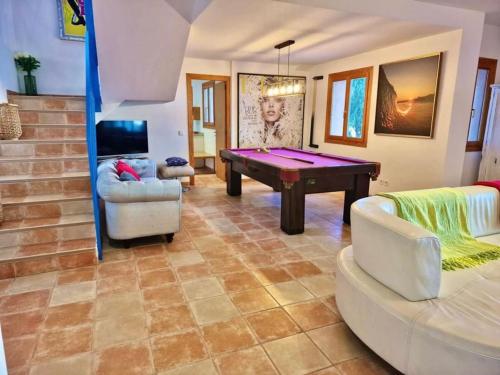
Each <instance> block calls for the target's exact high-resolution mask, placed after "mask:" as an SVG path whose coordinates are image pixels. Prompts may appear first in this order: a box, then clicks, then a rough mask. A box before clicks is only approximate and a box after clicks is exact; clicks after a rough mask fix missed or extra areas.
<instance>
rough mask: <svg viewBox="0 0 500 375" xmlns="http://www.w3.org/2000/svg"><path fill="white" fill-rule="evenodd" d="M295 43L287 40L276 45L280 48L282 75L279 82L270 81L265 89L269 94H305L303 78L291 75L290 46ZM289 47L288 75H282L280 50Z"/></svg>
mask: <svg viewBox="0 0 500 375" xmlns="http://www.w3.org/2000/svg"><path fill="white" fill-rule="evenodd" d="M293 44H295V41H293V40H287V41H285V42H283V43H280V44H277V45H275V46H274V48H276V49H277V50H278V77H281V78H280V79H279V81H278V82H274V83H268V84H266V86H265V87H264V89H263V92H265V93H266V95H267V96H270V97H271V96H286V95H300V94H304V92H305V86H304V83H303V82H302V80H299V79H293V77H290V46H291V45H293ZM285 47H288V61H287V66H288V69H287V75H286V76H283V77H282V76H280V55H281V54H280V51H281V49H282V48H285Z"/></svg>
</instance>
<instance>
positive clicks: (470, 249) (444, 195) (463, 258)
mask: <svg viewBox="0 0 500 375" xmlns="http://www.w3.org/2000/svg"><path fill="white" fill-rule="evenodd" d="M379 195H381V196H383V197H386V198H390V199H392V200H394V202H395V203H396V207H397V210H398V216H399V217H400V218H402V219H404V220H406V221H409V222H410V223H413V224H416V225H419V226H421V227H423V228H425V229H427V230H429V231H430V232H432V233H434V234H435V235H436V236H437V237H438V238H439V242H440V243H441V258H442V260H443V263H442V267H443V270H445V271H452V270H456V269H461V268H469V267H475V266H478V265H480V264H483V263H486V262H488V261H490V260H494V259H499V258H500V247H498V246H495V245H492V244H489V243H485V242H481V241H478V240H476V239H475V238H474V237H472V235H471V233H470V231H469V226H468V225H467V198H466V196H465V194H464V193H462V192H461V191H458V190H456V189H451V188H441V189H429V190H415V191H405V192H399V193H383V194H379Z"/></svg>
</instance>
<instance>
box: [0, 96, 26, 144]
mask: <svg viewBox="0 0 500 375" xmlns="http://www.w3.org/2000/svg"><path fill="white" fill-rule="evenodd" d="M17 107H18V106H17V104H10V103H2V104H0V139H18V138H19V137H20V136H21V134H23V131H22V129H21V119H20V118H19V111H18V109H17Z"/></svg>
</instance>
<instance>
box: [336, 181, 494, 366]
mask: <svg viewBox="0 0 500 375" xmlns="http://www.w3.org/2000/svg"><path fill="white" fill-rule="evenodd" d="M457 189H459V190H461V191H463V192H464V193H465V194H466V197H467V204H468V223H469V228H470V230H471V232H472V234H473V235H474V237H477V238H478V239H480V240H481V241H485V242H490V243H493V244H498V245H500V220H499V204H500V201H499V193H498V191H497V190H496V189H494V188H490V187H484V186H469V187H461V188H457ZM351 225H352V227H351V231H352V246H349V247H347V248H345V249H343V250H342V251H341V252H340V253H339V255H338V259H337V263H338V271H337V290H336V297H337V305H338V308H339V311H340V313H341V314H342V316H343V318H344V319H345V321H346V323H347V324H348V325H349V326H350V328H351V329H352V330H353V331H354V333H355V334H356V335H357V336H358V337H359V338H360V339H361V340H363V341H364V342H365V343H366V344H367V345H368V346H369V347H370V348H372V349H373V350H374V351H375V352H376V353H377V354H378V355H380V356H381V357H382V358H384V359H385V360H386V361H387V362H389V363H390V364H391V365H392V366H394V367H395V368H396V369H398V370H399V371H401V372H403V373H405V374H426V375H427V374H429V375H431V374H439V375H447V374H450V375H451V374H453V375H458V374H464V375H465V374H467V375H471V374H474V375H480V374H488V375H490V374H500V260H495V261H490V262H488V263H486V264H483V265H481V266H478V267H475V268H468V269H463V270H455V271H443V270H442V269H441V255H440V244H439V240H438V239H437V237H436V236H435V235H434V234H433V233H430V232H429V231H427V230H425V229H423V228H421V227H418V226H416V225H414V224H412V223H410V222H407V221H405V220H403V219H401V218H399V217H398V216H397V214H396V206H395V204H394V202H393V201H392V200H391V199H388V198H384V197H380V196H373V197H368V198H364V199H361V200H359V201H357V202H356V203H354V204H353V206H352V208H351Z"/></svg>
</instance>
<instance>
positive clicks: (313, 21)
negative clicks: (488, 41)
mask: <svg viewBox="0 0 500 375" xmlns="http://www.w3.org/2000/svg"><path fill="white" fill-rule="evenodd" d="M494 1H500V0H494ZM447 30H448V29H446V28H445V27H442V26H436V25H428V24H423V23H415V22H408V21H397V20H392V19H388V18H383V17H375V16H366V15H360V14H353V13H346V12H341V11H336V10H331V9H321V8H314V7H308V6H302V5H296V4H290V3H284V2H279V1H269V0H252V1H247V0H231V1H227V0H213V1H212V2H211V3H210V4H209V5H208V6H207V8H206V9H205V11H204V12H203V13H201V14H200V15H199V16H198V18H196V20H195V21H194V23H193V24H192V27H191V31H190V34H189V39H188V45H187V49H186V56H188V57H196V58H207V59H221V60H241V61H257V62H268V63H275V62H276V59H277V51H276V50H275V49H274V48H273V47H274V45H276V44H277V43H280V42H282V41H285V40H288V39H293V40H295V41H296V44H295V45H294V46H293V47H292V54H291V62H292V63H293V64H318V63H322V62H326V61H329V60H333V59H338V58H342V57H347V56H352V55H355V54H358V53H361V52H366V51H370V50H373V49H377V48H382V47H385V46H389V45H393V44H397V43H399V42H403V41H406V40H411V39H417V38H420V37H424V36H427V35H432V34H436V33H439V32H444V31H447Z"/></svg>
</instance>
